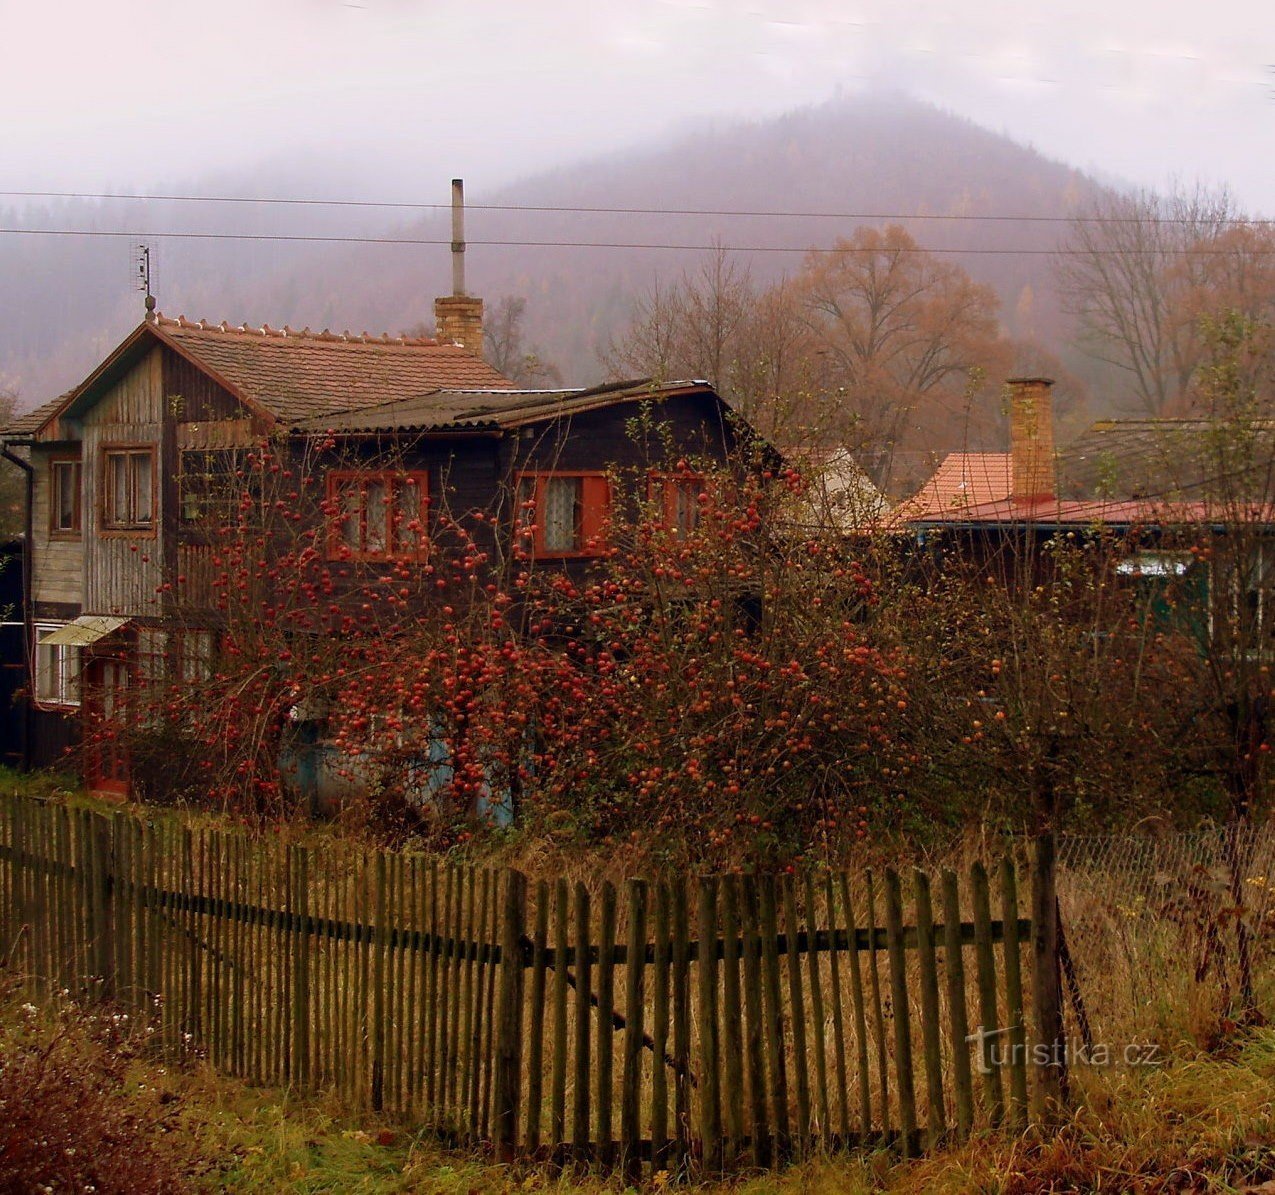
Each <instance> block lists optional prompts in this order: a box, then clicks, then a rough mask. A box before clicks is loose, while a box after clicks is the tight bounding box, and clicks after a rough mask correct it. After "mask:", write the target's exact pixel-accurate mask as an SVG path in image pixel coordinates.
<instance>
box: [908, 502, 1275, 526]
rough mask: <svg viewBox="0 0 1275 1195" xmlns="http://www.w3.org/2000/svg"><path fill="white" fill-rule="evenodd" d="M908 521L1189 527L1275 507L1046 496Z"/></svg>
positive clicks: (1259, 515) (1274, 516)
mask: <svg viewBox="0 0 1275 1195" xmlns="http://www.w3.org/2000/svg"><path fill="white" fill-rule="evenodd" d="M910 521H911V522H912V523H925V524H929V525H931V526H934V525H939V524H949V525H955V526H969V525H970V524H979V525H982V526H991V525H1001V526H1006V525H1017V526H1021V525H1025V524H1033V525H1036V526H1044V527H1052V526H1065V527H1092V526H1098V525H1106V526H1116V527H1128V526H1143V527H1152V526H1155V527H1174V526H1176V527H1184V526H1185V527H1193V526H1200V525H1205V524H1214V525H1221V524H1225V523H1235V522H1236V521H1243V522H1246V523H1258V522H1260V523H1275V507H1273V506H1272V505H1271V504H1270V503H1261V502H1245V503H1234V502H1229V503H1228V502H1207V501H1177V500H1166V499H1138V500H1133V501H1118V500H1107V499H1096V500H1090V501H1069V500H1065V499H1063V500H1060V499H1057V498H1049V499H1045V500H1043V501H1035V502H1014V501H1012V500H1011V499H1009V498H1005V499H1003V500H1001V501H999V502H984V503H982V504H981V505H979V506H971V507H967V508H962V509H959V510H951V511H948V512H947V513H946V514H944V513H940V512H937V511H935V512H933V513H931V514H929V515H926V516H924V517H922V518H917V517H916V516H913V517H912V519H911V520H910Z"/></svg>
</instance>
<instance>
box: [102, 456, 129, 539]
mask: <svg viewBox="0 0 1275 1195" xmlns="http://www.w3.org/2000/svg"><path fill="white" fill-rule="evenodd" d="M106 469H107V482H106V484H107V491H106V496H107V500H108V502H109V504H110V505H109V509H108V510H107V512H106V521H107V523H108V524H109V525H111V526H116V527H118V526H120V525H121V524H123V523H126V522H127V521H128V457H127V456H125V455H124V453H122V452H112V453H110V454H109V455H108V456H107V458H106Z"/></svg>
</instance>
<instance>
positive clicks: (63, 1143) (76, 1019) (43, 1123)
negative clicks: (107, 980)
mask: <svg viewBox="0 0 1275 1195" xmlns="http://www.w3.org/2000/svg"><path fill="white" fill-rule="evenodd" d="M142 1037H144V1034H142V1035H141V1037H139V1034H138V1033H137V1032H136V1031H134V1030H133V1029H132V1028H131V1027H130V1025H129V1021H128V1019H127V1018H126V1017H123V1016H122V1014H114V1013H110V1012H106V1011H99V1012H91V1013H90V1012H86V1011H85V1010H83V1009H81V1008H80V1007H79V1006H77V1005H75V1004H73V1003H69V1002H64V1003H62V1004H61V1005H60V1006H59V1007H58V1009H57V1011H55V1012H53V1013H48V1014H46V1013H42V1012H39V1011H37V1010H36V1008H35V1007H34V1006H33V1005H31V1004H19V1002H18V999H17V998H16V997H15V995H14V991H13V989H10V990H9V991H7V992H0V1191H4V1192H12V1193H13V1195H25V1193H27V1192H30V1193H31V1195H36V1193H41V1195H43V1193H46V1192H50V1191H57V1192H76V1193H80V1192H98V1193H100V1195H111V1193H112V1192H118V1193H119V1195H152V1193H153V1195H167V1193H169V1192H178V1191H182V1190H185V1189H186V1185H187V1184H186V1179H185V1174H186V1173H187V1172H188V1169H189V1160H183V1159H182V1158H181V1157H180V1156H179V1154H178V1152H177V1149H176V1147H175V1146H174V1144H173V1143H172V1142H171V1141H170V1140H169V1139H168V1137H167V1130H168V1127H169V1125H168V1121H169V1119H170V1117H172V1116H173V1114H174V1111H175V1108H176V1106H177V1103H176V1097H175V1096H173V1095H172V1094H171V1093H165V1092H157V1091H154V1090H149V1089H144V1088H143V1087H142V1086H141V1085H139V1084H138V1083H136V1082H134V1081H133V1080H132V1079H131V1078H130V1074H129V1068H130V1064H131V1063H132V1061H133V1060H134V1058H135V1057H136V1056H137V1052H138V1050H139V1049H140V1048H141V1040H142Z"/></svg>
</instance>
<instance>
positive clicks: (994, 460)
mask: <svg viewBox="0 0 1275 1195" xmlns="http://www.w3.org/2000/svg"><path fill="white" fill-rule="evenodd" d="M1011 487H1012V481H1011V477H1010V455H1009V453H1008V452H953V453H949V454H948V455H947V457H945V458H944V460H943V463H942V464H941V465H939V467H938V468H937V469H936V470H935V471H934V476H933V477H931V478H930V480H929V481H927V482H926V483H925V484H924V485H923V486H922V487H921V488H920V489H919V490H918V491H917V492H916V493H915V494H913V495H912V497H911V498H909V499H908V500H907V501H906V502H904V503H902V504H901V505H900V506H899V507H898V509H897V510H896V511H895V517H896V519H898V520H900V521H903V522H910V521H912V520H914V519H930V518H934V517H940V518H941V517H945V516H949V515H953V514H957V515H959V514H961V513H962V512H966V511H968V510H970V508H972V507H975V506H981V505H982V504H984V503H987V502H1001V501H1004V500H1006V499H1008V498H1009V495H1010V491H1011Z"/></svg>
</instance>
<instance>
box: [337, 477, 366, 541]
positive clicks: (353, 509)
mask: <svg viewBox="0 0 1275 1195" xmlns="http://www.w3.org/2000/svg"><path fill="white" fill-rule="evenodd" d="M339 500H340V504H341V509H340V514H339V516H338V518H339V519H340V537H341V543H342V545H343V546H344V547H346V548H349V550H350V551H351V552H357V551H358V550H359V543H360V539H361V535H360V528H361V527H362V523H363V513H362V512H363V503H362V495H361V491H360V488H359V483H358V482H357V481H343V482H341V489H340V493H339Z"/></svg>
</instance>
